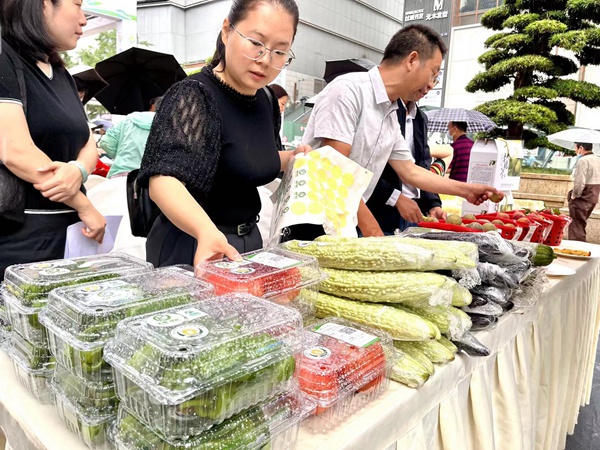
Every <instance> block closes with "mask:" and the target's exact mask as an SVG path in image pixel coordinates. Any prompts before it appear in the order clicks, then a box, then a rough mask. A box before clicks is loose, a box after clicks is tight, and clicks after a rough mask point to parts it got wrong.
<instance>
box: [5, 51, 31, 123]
mask: <svg viewBox="0 0 600 450" xmlns="http://www.w3.org/2000/svg"><path fill="white" fill-rule="evenodd" d="M2 49H3V50H4V51H5V52H6V56H8V59H9V60H10V62H11V63H12V65H13V66H14V68H15V72H16V73H17V82H18V83H19V91H20V93H21V103H23V112H24V113H25V115H27V89H26V86H25V74H24V72H23V63H22V62H21V58H20V57H19V55H17V53H16V52H15V51H14V50H13V49H12V47H11V46H10V45H8V44H7V43H6V41H5V40H4V39H2Z"/></svg>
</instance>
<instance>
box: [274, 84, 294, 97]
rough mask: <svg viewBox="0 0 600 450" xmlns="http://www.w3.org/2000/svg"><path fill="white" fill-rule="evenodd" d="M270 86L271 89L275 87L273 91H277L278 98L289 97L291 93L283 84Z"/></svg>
mask: <svg viewBox="0 0 600 450" xmlns="http://www.w3.org/2000/svg"><path fill="white" fill-rule="evenodd" d="M269 87H270V88H271V89H273V92H274V93H275V97H277V100H279V99H280V98H281V97H289V96H290V95H289V94H288V93H287V91H286V90H285V89H284V88H282V87H281V86H279V85H278V84H275V83H273V84H270V85H269Z"/></svg>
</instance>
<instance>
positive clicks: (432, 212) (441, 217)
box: [429, 206, 448, 220]
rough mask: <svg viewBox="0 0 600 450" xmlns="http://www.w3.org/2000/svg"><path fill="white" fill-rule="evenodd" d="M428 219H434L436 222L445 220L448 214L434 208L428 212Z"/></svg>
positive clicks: (439, 208) (437, 207) (438, 208)
mask: <svg viewBox="0 0 600 450" xmlns="http://www.w3.org/2000/svg"><path fill="white" fill-rule="evenodd" d="M429 217H435V218H436V219H437V220H446V217H448V213H447V212H446V211H444V210H443V209H442V208H441V207H439V206H436V207H435V208H431V209H430V210H429Z"/></svg>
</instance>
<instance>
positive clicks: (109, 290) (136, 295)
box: [77, 280, 143, 306]
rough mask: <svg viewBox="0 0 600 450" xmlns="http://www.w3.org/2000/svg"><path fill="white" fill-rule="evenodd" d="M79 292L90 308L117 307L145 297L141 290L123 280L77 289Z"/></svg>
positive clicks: (84, 302) (82, 300) (83, 301)
mask: <svg viewBox="0 0 600 450" xmlns="http://www.w3.org/2000/svg"><path fill="white" fill-rule="evenodd" d="M77 292H78V294H79V295H81V296H83V297H84V298H83V299H81V302H82V303H83V304H85V305H88V306H93V305H107V304H110V305H111V306H117V305H123V304H126V303H130V302H132V301H136V300H140V299H141V298H142V297H143V292H142V291H141V290H140V288H138V287H137V286H135V285H133V284H131V283H127V282H125V281H121V280H112V281H106V282H103V283H98V284H92V285H89V286H82V287H80V288H79V289H77Z"/></svg>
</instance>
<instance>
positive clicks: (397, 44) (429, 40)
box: [381, 25, 447, 64]
mask: <svg viewBox="0 0 600 450" xmlns="http://www.w3.org/2000/svg"><path fill="white" fill-rule="evenodd" d="M435 49H439V51H440V52H441V53H442V56H444V55H446V51H447V48H446V44H444V41H442V37H441V36H440V35H439V33H438V32H437V31H435V30H433V29H432V28H429V27H427V26H425V25H410V26H408V27H404V28H401V29H400V31H398V32H397V33H396V34H395V35H394V36H392V39H390V42H388V45H387V46H386V47H385V50H384V52H383V59H382V60H381V62H382V63H383V62H389V63H391V64H395V63H397V62H400V61H402V60H403V59H404V58H406V57H407V56H408V55H410V54H411V53H412V52H417V53H418V54H419V57H420V58H421V60H422V61H427V60H429V59H431V58H432V57H433V54H434V52H435Z"/></svg>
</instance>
